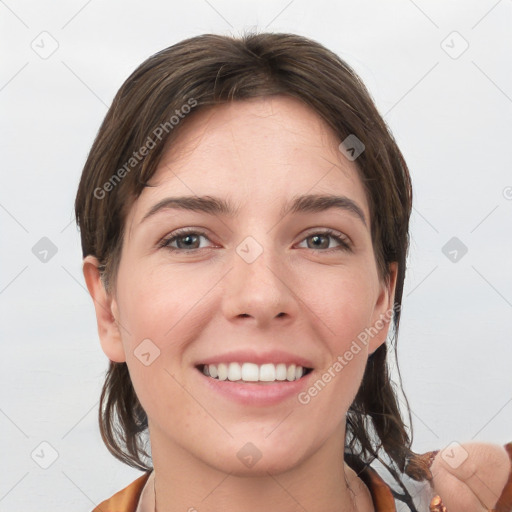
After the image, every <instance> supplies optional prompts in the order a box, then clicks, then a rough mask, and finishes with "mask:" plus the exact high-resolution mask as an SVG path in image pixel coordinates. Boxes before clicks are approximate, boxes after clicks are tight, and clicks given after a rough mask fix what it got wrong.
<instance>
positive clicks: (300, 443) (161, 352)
mask: <svg viewBox="0 0 512 512" xmlns="http://www.w3.org/2000/svg"><path fill="white" fill-rule="evenodd" d="M411 198H412V192H411V183H410V178H409V173H408V170H407V166H406V163H405V161H404V159H403V157H402V155H401V153H400V150H399V149H398V147H397V146H396V143H395V141H394V140H393V137H392V135H391V134H390V133H389V131H388V129H387V127H386V125H385V123H384V121H383V120H382V118H381V117H380V115H379V114H378V112H377V110H376V108H375V106H374V104H373V102H372V100H371V98H370V96H369V94H368V92H367V91H366V89H365V87H364V85H363V84H362V83H361V81H360V80H359V78H358V77H357V76H356V75H355V73H354V72H353V71H352V70H351V69H350V68H349V67H348V66H347V65H346V64H345V63H344V62H343V61H341V60H340V59H339V58H338V57H337V56H336V55H334V54H333V53H331V52H330V51H329V50H327V49H325V48H324V47H322V46H321V45H319V44H318V43H316V42H314V41H311V40H308V39H305V38H302V37H299V36H296V35H291V34H259V35H248V36H245V37H242V38H240V39H234V38H230V37H224V36H217V35H205V36H200V37H195V38H192V39H189V40H186V41H182V42H181V43H179V44H176V45H174V46H172V47H170V48H168V49H166V50H163V51H162V52H159V53H157V54H156V55H154V56H152V57H150V58H149V59H148V60H147V61H146V62H144V63H143V64H142V65H141V66H140V67H139V68H138V69H137V70H136V71H135V72H134V73H133V74H132V75H131V76H130V77H129V78H128V79H127V81H126V82H125V84H124V85H123V86H122V87H121V89H120V91H119V92H118V94H117V95H116V97H115V99H114V102H113V104H112V106H111V108H110V110H109V112H108V113H107V116H106V118H105V120H104V122H103V124H102V126H101V128H100V131H99V133H98V136H97V138H96V140H95V142H94V145H93V147H92V149H91V152H90V154H89V157H88V160H87V162H86V164H85V168H84V170H83V174H82V178H81V181H80V185H79V190H78V194H77V198H76V217H77V222H78V224H79V226H80V231H81V237H82V247H83V255H84V276H85V280H86V283H87V286H88V289H89V291H90V293H91V296H92V297H93V299H94V305H95V309H96V315H97V321H98V330H99V335H100V340H101V344H102V348H103V350H104V352H105V354H106V355H107V356H108V357H109V359H110V361H111V362H110V368H109V371H108V373H107V376H106V381H105V385H104V388H103V392H102V397H101V405H100V428H101V433H102V437H103V439H104V441H105V443H106V445H107V447H108V448H109V450H110V451H111V452H112V453H113V455H115V456H116V457H117V458H119V459H120V460H122V461H123V462H125V463H127V464H129V465H131V466H133V467H137V468H139V469H141V470H144V471H145V472H146V473H145V474H144V475H143V476H142V477H140V478H139V479H138V480H136V481H135V482H133V483H132V484H131V485H130V486H129V487H128V488H127V489H125V490H123V491H122V492H121V493H118V494H117V495H116V496H114V497H113V498H111V499H110V500H107V501H106V502H104V503H102V504H101V505H100V506H99V507H98V509H97V510H102V511H105V510H117V511H120V510H123V511H139V512H141V511H144V512H146V511H153V510H158V511H159V512H164V511H175V510H176V511H177V510H196V509H197V510H200V511H203V510H208V511H216V510H222V511H230V510H246V511H253V510H254V511H256V510H271V509H279V510H281V511H295V510H308V511H311V512H313V511H327V510H329V511H330V510H332V511H334V510H336V511H344V512H345V511H346V512H349V511H359V512H361V511H374V510H378V511H384V510H385V511H388V510H395V498H396V499H397V500H400V501H402V502H404V503H405V504H406V505H407V506H408V508H409V509H410V510H418V511H421V510H428V507H429V505H430V508H431V509H432V510H434V508H433V507H436V508H437V509H438V510H442V509H443V508H442V507H443V506H444V505H446V507H447V508H448V510H449V511H450V512H456V510H458V509H460V510H466V511H467V510H471V509H474V510H475V511H476V510H487V509H489V508H492V507H494V506H495V504H496V503H497V502H498V499H499V498H500V494H502V498H503V500H502V502H503V503H505V501H504V500H505V499H506V496H505V491H506V489H505V484H506V482H507V478H508V476H509V473H510V460H509V457H508V454H507V452H506V451H505V449H504V448H502V447H499V446H493V445H483V446H482V445H481V444H477V445H464V446H460V445H459V446H458V447H456V448H457V449H458V450H459V452H458V453H459V455H460V454H462V455H463V456H464V455H465V457H466V460H465V461H464V462H463V463H460V464H458V465H457V467H455V465H454V464H448V463H447V461H446V459H443V458H442V457H440V456H439V455H438V454H437V452H430V453H428V454H424V455H419V454H415V453H414V452H413V451H412V450H411V442H412V439H411V438H410V437H409V434H408V433H407V431H406V427H405V425H404V423H403V420H402V418H401V415H400V411H399V407H398V401H397V397H396V395H395V392H394V390H393V387H392V385H391V382H390V379H389V375H388V369H387V359H386V358H387V343H386V340H388V339H389V338H390V337H392V336H390V337H388V334H391V335H394V336H395V337H396V334H397V332H398V326H399V319H400V307H401V300H402V292H403V284H404V277H405V262H406V254H407V247H408V223H409V216H410V212H411ZM390 329H391V331H392V332H391V333H389V331H390ZM395 350H396V345H395ZM409 423H410V415H409ZM146 433H148V434H149V441H150V446H151V455H149V454H148V451H147V450H146V449H145V446H144V440H145V438H144V435H145V434H146ZM452 448H453V447H452ZM461 450H462V451H461ZM436 455H437V456H436ZM458 458H459V459H460V460H462V458H464V457H462V458H461V457H459V456H458ZM375 459H378V460H379V461H380V462H381V463H382V464H383V465H384V466H385V467H386V468H387V469H388V471H389V472H390V474H391V475H392V476H393V477H394V479H395V480H396V484H395V486H394V487H391V486H388V485H386V484H385V483H384V481H383V479H382V478H381V476H379V475H378V474H377V472H376V471H375V470H374V469H373V468H370V467H369V465H370V464H371V463H372V462H373V461H374V460H375ZM448 462H449V461H448ZM489 468H491V469H492V471H493V473H492V474H489ZM469 469H471V471H470V472H469V473H468V471H469ZM475 476H476V477H478V480H479V481H481V482H483V484H485V485H484V486H483V488H481V489H479V490H478V492H477V491H473V490H474V489H475V487H474V486H471V485H470V483H469V479H470V478H475ZM406 482H408V483H409V486H407V485H406ZM414 482H420V484H418V485H419V487H414V495H412V493H411V489H412V487H411V483H412V484H414ZM459 484H460V485H462V487H460V485H459ZM509 488H512V484H511V485H510V486H509ZM454 489H456V490H457V492H455V493H452V492H451V491H452V490H454ZM461 489H462V490H461ZM438 490H442V493H441V494H442V498H443V501H444V505H443V503H442V502H441V499H440V498H439V496H437V492H436V491H438ZM504 496H505V497H504ZM425 500H427V501H425ZM503 503H502V504H500V506H502V507H504V506H508V505H503ZM468 506H469V507H470V508H467V507H468ZM421 507H423V508H421ZM425 507H426V508H425ZM461 507H466V508H461ZM477 507H480V508H477Z"/></svg>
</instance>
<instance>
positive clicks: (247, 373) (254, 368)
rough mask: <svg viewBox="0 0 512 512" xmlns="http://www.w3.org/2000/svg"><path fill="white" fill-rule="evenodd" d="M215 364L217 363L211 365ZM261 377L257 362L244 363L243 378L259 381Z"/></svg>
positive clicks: (248, 380) (247, 380) (249, 380)
mask: <svg viewBox="0 0 512 512" xmlns="http://www.w3.org/2000/svg"><path fill="white" fill-rule="evenodd" d="M210 366H215V365H210ZM259 377H260V369H259V368H258V365H257V364H254V363H244V364H243V365H242V380H244V381H246V382H258V379H259Z"/></svg>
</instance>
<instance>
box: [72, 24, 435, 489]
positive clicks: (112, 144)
mask: <svg viewBox="0 0 512 512" xmlns="http://www.w3.org/2000/svg"><path fill="white" fill-rule="evenodd" d="M271 95H287V96H291V97H294V98H296V99H298V100H300V101H302V102H304V103H305V104H306V105H308V106H309V107H310V108H311V109H313V110H314V111H315V112H316V113H317V114H318V115H319V116H321V117H322V118H323V119H324V120H325V121H326V122H327V124H328V125H329V126H330V127H331V128H332V130H334V133H336V134H337V136H338V138H339V140H340V142H341V141H343V140H345V139H346V137H348V136H349V135H355V136H356V137H357V138H358V139H359V140H360V141H362V142H363V143H364V146H365V148H364V151H363V152H362V153H361V154H360V155H359V157H358V158H357V161H356V164H357V169H358V172H359V176H360V178H361V181H362V183H363V185H364V187H365V191H366V194H367V198H368V203H369V207H370V217H371V235H372V241H373V246H374V251H375V258H376V262H377V268H378V271H379V274H380V277H381V278H382V279H387V278H388V277H389V274H388V269H389V264H390V263H391V262H397V263H398V276H397V284H396V291H395V307H394V317H393V323H394V326H393V327H394V329H393V331H394V332H393V336H392V337H390V343H391V344H393V339H394V342H395V343H394V349H395V356H396V355H397V354H396V350H397V346H396V336H397V333H398V327H399V321H400V309H401V302H402V293H403V284H404V277H405V267H406V255H407V250H408V245H409V235H408V229H409V228H408V226H409V216H410V213H411V201H412V190H411V182H410V176H409V172H408V169H407V165H406V163H405V161H404V158H403V156H402V154H401V152H400V150H399V148H398V146H397V144H396V142H395V140H394V138H393V136H392V134H391V133H390V131H389V129H388V128H387V126H386V123H385V122H384V120H383V118H382V117H381V116H380V115H379V113H378V111H377V109H376V107H375V105H374V103H373V100H372V98H371V96H370V94H369V93H368V91H367V89H366V87H365V86H364V84H363V83H362V82H361V80H360V78H359V77H358V76H357V74H356V73H355V72H354V71H353V70H352V69H351V68H350V67H349V66H348V65H347V64H346V63H345V62H344V61H343V60H341V59H340V58H339V57H338V56H337V55H336V54H334V53H332V52H331V51H330V50H328V49H326V48H325V47H324V46H322V45H321V44H319V43H317V42H316V41H313V40H311V39H307V38H305V37H301V36H298V35H294V34H281V33H260V34H257V33H251V34H246V35H243V36H240V37H231V36H222V35H214V34H205V35H201V36H197V37H193V38H190V39H186V40H184V41H181V42H179V43H177V44H175V45H173V46H171V47H169V48H166V49H165V50H162V51H160V52H158V53H156V54H155V55H153V56H151V57H150V58H148V59H147V60H146V61H145V62H143V63H142V64H141V65H140V66H139V67H138V68H137V69H136V70H135V71H134V72H133V73H132V74H131V75H130V76H129V77H128V79H127V80H126V81H125V83H124V84H123V85H122V87H121V88H120V90H119V91H118V93H117V95H116V96H115V98H114V100H113V103H112V105H111V107H110V109H109V111H108V113H107V115H106V117H105V119H104V121H103V123H102V125H101V127H100V130H99V132H98V134H97V136H96V139H95V141H94V144H93V146H92V148H91V151H90V153H89V156H88V158H87V161H86V163H85V167H84V169H83V173H82V176H81V180H80V184H79V188H78V193H77V196H76V202H75V213H76V220H77V224H78V226H79V228H80V233H81V241H82V249H83V256H84V257H85V256H87V255H94V256H96V257H97V258H98V259H99V261H100V264H101V265H100V271H101V273H102V279H103V282H104V285H105V287H106V288H107V290H108V291H109V292H111V293H115V282H116V273H117V267H118V264H119V260H120V255H121V248H122V244H123V232H124V221H125V219H126V215H127V212H128V211H129V209H130V207H131V205H132V204H133V202H134V201H135V199H136V198H137V197H138V195H139V194H140V193H141V191H142V190H143V188H144V187H145V186H146V183H147V182H148V180H149V179H150V178H151V176H152V175H153V174H154V172H155V170H156V167H157V164H158V162H159V159H160V157H161V155H162V153H163V151H164V149H165V148H166V147H168V146H169V144H170V143H172V140H173V137H174V136H175V134H176V133H177V132H178V131H179V129H180V127H181V126H182V125H183V124H184V123H186V122H187V119H188V118H189V117H191V116H193V115H194V114H195V112H198V111H200V110H201V109H203V108H204V107H206V106H214V105H218V104H222V103H225V102H230V101H240V100H244V99H249V98H257V97H265V96H271ZM387 353H388V343H387V342H386V343H384V344H382V345H381V346H380V347H379V348H378V349H377V350H376V351H375V352H374V353H373V354H371V355H370V357H369V359H368V362H367V366H366V369H365V373H364V376H363V380H362V384H361V386H360V388H359V391H358V393H357V396H356V398H355V399H354V402H353V403H352V405H351V407H350V409H349V411H348V413H347V432H346V442H345V446H346V454H345V456H346V461H347V463H348V464H349V465H351V466H352V467H354V468H360V467H362V466H364V465H368V464H370V463H371V462H372V461H373V460H374V459H376V458H377V459H379V460H381V462H382V458H381V450H384V452H385V453H386V454H387V456H388V457H389V459H390V461H392V462H393V463H394V464H396V468H398V469H399V471H400V472H404V471H405V472H408V469H407V463H408V462H409V461H412V464H411V465H410V467H411V468H412V467H414V471H413V472H412V471H409V472H410V473H411V476H412V477H413V478H415V479H418V480H419V479H425V478H429V477H430V472H429V470H428V466H427V465H423V464H421V459H419V458H418V456H417V454H415V453H414V452H413V451H412V450H411V443H412V430H411V435H410V436H409V434H408V432H407V427H406V426H405V425H404V422H403V419H402V417H401V414H400V408H399V405H398V398H397V395H396V394H395V391H394V388H393V386H392V382H391V379H390V375H389V370H388V361H387ZM398 375H399V378H400V373H399V374H398ZM400 381H401V378H400ZM400 385H401V382H400ZM404 399H405V404H406V407H407V414H408V420H409V425H411V427H410V428H411V429H412V424H411V414H410V410H409V405H408V402H407V399H406V398H405V395H404ZM99 422H100V430H101V435H102V438H103V440H104V442H105V444H106V446H107V448H108V449H109V451H110V452H111V453H112V454H113V455H114V456H115V457H117V458H118V459H120V460H121V461H123V462H125V463H127V464H129V465H130V466H133V467H136V468H139V469H142V470H147V469H150V466H149V465H148V462H150V459H148V457H149V456H148V454H147V452H146V451H145V450H144V448H143V443H142V435H143V433H144V432H145V431H146V429H147V416H146V413H145V411H144V410H143V408H142V406H141V405H140V403H139V400H138V398H137V395H136V393H135V390H134V388H133V386H132V382H131V380H130V375H129V373H128V368H127V366H126V363H116V362H113V361H111V362H110V366H109V369H108V371H107V375H106V378H105V383H104V386H103V390H102V393H101V402H100V410H99ZM372 431H373V432H372ZM385 465H386V467H388V469H390V470H391V472H392V474H394V476H395V478H397V476H396V475H397V473H396V471H395V470H394V469H393V468H390V466H388V465H387V464H385Z"/></svg>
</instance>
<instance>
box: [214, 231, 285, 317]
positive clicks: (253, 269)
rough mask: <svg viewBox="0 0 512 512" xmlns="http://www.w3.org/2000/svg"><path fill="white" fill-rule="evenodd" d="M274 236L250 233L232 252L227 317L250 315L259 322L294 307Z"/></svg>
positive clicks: (226, 294)
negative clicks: (272, 241)
mask: <svg viewBox="0 0 512 512" xmlns="http://www.w3.org/2000/svg"><path fill="white" fill-rule="evenodd" d="M271 238H272V237H271V236H267V237H265V239H264V240H263V236H260V237H259V240H260V241H259V240H256V238H255V237H253V236H248V237H246V238H245V239H244V240H242V242H241V243H240V244H238V246H237V247H236V249H235V251H234V252H233V256H232V258H233V259H232V271H231V272H230V273H229V274H228V281H227V283H226V288H225V290H224V292H225V293H224V310H225V313H226V315H227V316H228V317H231V318H233V317H237V316H241V315H242V316H245V315H249V316H251V317H253V318H254V319H255V320H257V321H258V322H259V323H265V322H269V321H271V320H272V319H273V318H275V317H277V316H282V315H283V314H286V315H292V314H293V313H294V310H295V306H294V301H295V298H294V295H293V293H292V292H291V290H290V288H289V285H288V286H287V284H286V281H287V273H285V272H284V269H285V268H286V266H285V265H284V264H283V261H282V260H281V258H282V255H281V256H280V255H279V254H278V252H277V251H276V250H275V249H274V248H273V247H272V245H271Z"/></svg>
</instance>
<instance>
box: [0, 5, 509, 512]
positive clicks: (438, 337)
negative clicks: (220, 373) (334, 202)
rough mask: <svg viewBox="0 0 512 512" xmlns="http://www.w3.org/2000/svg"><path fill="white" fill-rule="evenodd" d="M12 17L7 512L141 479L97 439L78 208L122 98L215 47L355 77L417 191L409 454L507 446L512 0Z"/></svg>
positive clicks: (407, 333) (36, 10)
mask: <svg viewBox="0 0 512 512" xmlns="http://www.w3.org/2000/svg"><path fill="white" fill-rule="evenodd" d="M0 17H1V29H0V31H1V38H2V41H1V48H2V61H1V62H2V64H1V69H0V106H1V112H2V117H1V130H2V132H1V138H0V144H1V146H0V147H1V161H0V166H1V187H0V223H1V266H0V305H1V310H2V319H1V322H0V332H1V336H2V338H1V340H2V345H1V354H2V356H1V357H0V369H1V378H2V386H1V392H0V430H1V432H2V435H1V437H0V447H1V460H2V466H3V468H4V470H3V472H2V478H1V479H0V510H1V511H15V510H16V511H19V510H23V511H32V510H33V511H35V510H38V511H40V510H46V511H50V510H51V511H53V512H61V511H62V512H64V511H68V510H75V511H88V510H91V509H92V508H93V507H94V506H95V505H96V504H97V503H99V502H100V501H101V500H103V499H105V498H106V497H108V496H110V495H112V494H113V493H114V492H116V491H118V490H120V489H121V488H122V487H124V486H126V485H127V484H128V483H130V482H131V481H132V480H134V479H135V478H136V477H138V476H139V475H140V474H141V473H140V472H138V471H136V470H134V469H131V468H129V467H127V466H124V465H123V464H122V463H120V462H118V461H116V460H115V459H114V458H113V457H112V456H111V455H110V454H109V453H108V452H107V450H106V448H105V447H104V446H103V444H102V442H101V438H100V435H99V430H98V425H97V411H98V400H99V394H100V390H101V385H102V382H103V376H104V372H105V370H106V368H107V359H106V356H105V355H104V354H103V352H102V351H101V348H100V344H99V340H98V336H97V331H96V320H95V316H94V310H93V306H92V301H91V299H90V298H89V296H88V294H87V292H86V289H85V286H84V280H83V277H82V273H81V248H80V241H79V234H78V231H77V228H76V226H75V223H74V221H73V201H74V196H75V192H76V188H77V184H78V180H79V176H80V173H81V170H82V167H83V164H84V162H85V159H86V156H87V153H88V151H89V149H90V146H91V144H92V142H93V138H94V136H95V134H96V132H97V130H98V128H99V125H100V123H101V121H102V119H103V117H104V115H105V114H106V111H107V108H108V106H109V105H110V103H111V101H112V99H113V96H114V95H115V93H116V91H117V90H118V88H119V87H120V86H121V84H122V82H123V81H124V80H125V79H126V78H127V76H128V75H129V74H130V73H131V72H132V71H133V70H134V68H135V67H136V66H138V65H139V64H140V63H141V62H142V61H143V60H145V59H146V58H147V57H149V56H150V55H151V54H153V53H155V52H157V51H159V50H161V49H163V48H165V47H167V46H170V45H172V44H174V43H176V42H178V41H180V40H182V39H184V38H187V37H191V36H193V35H198V34H201V33H207V32H213V33H220V34H234V35H237V34H240V33H241V32H242V31H244V30H247V29H251V28H256V29H258V30H259V31H262V30H269V31H274V32H295V33H298V34H301V35H304V36H308V37H311V38H313V39H316V40H318V41H319V42H321V43H323V44H324V45H326V46H327V47H328V48H330V49H331V50H333V51H334V52H336V53H337V54H339V55H340V56H341V57H342V58H343V59H345V60H346V61H347V62H348V63H349V64H350V65H352V66H353V67H354V68H355V70H356V71H357V72H358V73H359V74H360V76H361V77H362V79H363V81H364V82H365V83H366V85H367V86H368V88H369V90H370V92H371V94H372V96H373V97H374V99H375V102H376V104H377V107H378V108H379V111H380V112H381V113H382V114H383V115H384V118H385V120H386V121H387V123H388V124H389V126H390V128H391V130H392V132H393V133H394V135H395V137H396V139H397V141H398V144H399V146H400V148H401V149H402V151H403V153H404V155H405V158H406V160H407V162H408V165H409V167H410V170H411V174H412V177H413V184H414V201H415V203H414V212H413V216H412V226H411V233H412V239H411V251H410V257H409V261H408V274H407V280H406V288H405V293H404V307H403V315H402V325H401V332H400V337H399V343H398V347H399V351H398V356H399V357H398V362H399V365H400V370H401V374H402V378H403V384H404V389H405V392H406V395H407V397H408V399H409V402H410V405H411V409H412V417H413V428H414V445H413V448H414V449H416V451H427V450H430V449H436V448H443V447H445V446H446V445H448V444H449V443H451V442H452V441H458V442H465V441H466V442H467V441H471V440H479V441H489V442H495V443H500V444H503V443H505V442H507V441H512V428H511V427H512V394H511V390H512V371H511V362H512V340H511V334H510V333H511V328H512V242H511V234H512V172H511V156H510V155H511V130H510V126H511V123H512V75H511V74H510V68H511V55H512V52H511V51H512V48H511V46H512V44H511V43H512V39H511V38H510V31H511V28H512V26H511V21H512V1H510V0H501V1H496V0H480V1H467V0H465V1H459V2H455V1H446V0H442V1H441V0H436V1H432V0H431V1H426V0H415V1H412V0H396V1H377V0H374V1H370V0H367V1H359V2H355V1H336V2H334V1H331V2H329V1H326V0H316V1H315V2H311V1H310V2H308V1H306V0H292V1H290V0H275V1H272V2H271V1H269V0H258V1H249V2H235V1H233V0H191V1H189V2H182V1H180V2H164V1H156V0H154V1H148V2H135V1H133V0H132V1H123V2H121V1H101V0H89V1H85V0H72V1H69V0H68V1H66V2H64V1H62V0H60V1H54V2H45V1H37V2H36V1H34V0H32V1H18V2H14V0H6V1H2V2H0ZM41 239H43V240H41ZM38 244H39V245H38ZM447 244H448V245H447ZM44 251H47V252H46V253H45V252H44ZM394 375H395V376H396V374H394ZM41 443H43V444H41ZM43 466H48V467H47V468H46V469H45V468H44V467H43Z"/></svg>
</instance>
